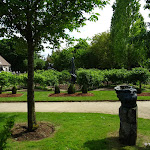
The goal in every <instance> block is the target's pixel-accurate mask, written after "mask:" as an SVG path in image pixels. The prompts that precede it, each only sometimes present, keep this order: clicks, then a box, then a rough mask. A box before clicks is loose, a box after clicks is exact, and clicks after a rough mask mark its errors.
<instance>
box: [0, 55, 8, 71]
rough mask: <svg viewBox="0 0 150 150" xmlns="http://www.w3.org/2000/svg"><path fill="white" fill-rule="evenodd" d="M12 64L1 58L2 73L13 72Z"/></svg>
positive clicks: (0, 67)
mask: <svg viewBox="0 0 150 150" xmlns="http://www.w3.org/2000/svg"><path fill="white" fill-rule="evenodd" d="M10 67H11V64H10V63H8V62H7V61H6V60H5V59H4V58H3V57H2V56H0V71H7V72H9V71H10V70H11V68H10Z"/></svg>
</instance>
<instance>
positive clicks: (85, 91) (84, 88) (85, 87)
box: [82, 84, 88, 93]
mask: <svg viewBox="0 0 150 150" xmlns="http://www.w3.org/2000/svg"><path fill="white" fill-rule="evenodd" d="M87 92H88V88H87V85H86V84H84V85H83V86H82V93H87Z"/></svg>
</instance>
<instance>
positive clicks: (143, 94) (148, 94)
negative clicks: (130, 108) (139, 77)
mask: <svg viewBox="0 0 150 150" xmlns="http://www.w3.org/2000/svg"><path fill="white" fill-rule="evenodd" d="M137 96H150V93H140V94H137Z"/></svg>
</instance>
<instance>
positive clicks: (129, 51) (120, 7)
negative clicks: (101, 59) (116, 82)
mask: <svg viewBox="0 0 150 150" xmlns="http://www.w3.org/2000/svg"><path fill="white" fill-rule="evenodd" d="M139 10H140V4H139V0H133V1H129V0H116V2H115V3H114V5H113V17H112V20H111V30H110V31H111V42H112V51H113V54H112V55H113V57H114V62H115V64H114V66H115V67H118V68H120V67H125V68H127V69H131V68H133V67H137V66H140V64H141V63H142V61H143V60H144V59H145V58H146V48H145V40H143V39H142V40H139V39H138V38H136V37H138V36H140V35H144V34H145V33H146V26H145V23H144V19H143V17H142V15H141V14H140V13H139Z"/></svg>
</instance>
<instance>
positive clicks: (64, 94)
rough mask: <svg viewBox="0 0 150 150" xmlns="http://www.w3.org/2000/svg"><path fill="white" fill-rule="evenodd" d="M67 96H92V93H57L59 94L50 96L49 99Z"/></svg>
mask: <svg viewBox="0 0 150 150" xmlns="http://www.w3.org/2000/svg"><path fill="white" fill-rule="evenodd" d="M67 96H71V97H72V96H94V94H93V93H74V94H68V93H59V94H50V95H49V97H67Z"/></svg>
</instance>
